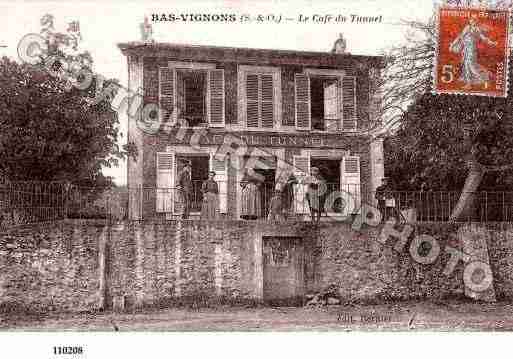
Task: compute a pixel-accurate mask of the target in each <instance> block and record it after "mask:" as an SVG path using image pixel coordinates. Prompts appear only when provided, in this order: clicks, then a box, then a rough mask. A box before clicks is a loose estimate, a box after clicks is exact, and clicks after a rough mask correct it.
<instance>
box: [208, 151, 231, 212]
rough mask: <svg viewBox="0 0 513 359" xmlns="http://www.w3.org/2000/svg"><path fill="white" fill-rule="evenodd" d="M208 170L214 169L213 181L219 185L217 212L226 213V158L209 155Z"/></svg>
mask: <svg viewBox="0 0 513 359" xmlns="http://www.w3.org/2000/svg"><path fill="white" fill-rule="evenodd" d="M210 170H211V171H215V173H216V177H215V181H216V182H217V185H218V186H219V212H220V213H228V169H227V166H226V159H223V160H220V159H217V158H215V157H214V156H212V155H211V156H210Z"/></svg>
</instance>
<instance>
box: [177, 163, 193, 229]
mask: <svg viewBox="0 0 513 359" xmlns="http://www.w3.org/2000/svg"><path fill="white" fill-rule="evenodd" d="M191 169H192V166H191V162H190V161H183V168H182V169H181V170H180V172H179V173H178V190H179V191H180V194H181V196H182V200H183V214H182V219H188V218H189V213H190V210H191V200H192V178H191Z"/></svg>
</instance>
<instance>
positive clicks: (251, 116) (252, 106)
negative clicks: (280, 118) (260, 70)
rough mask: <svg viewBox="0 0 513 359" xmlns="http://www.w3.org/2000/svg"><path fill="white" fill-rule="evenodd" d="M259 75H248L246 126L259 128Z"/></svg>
mask: <svg viewBox="0 0 513 359" xmlns="http://www.w3.org/2000/svg"><path fill="white" fill-rule="evenodd" d="M258 118H259V106H258V75H257V74H246V126H247V127H258Z"/></svg>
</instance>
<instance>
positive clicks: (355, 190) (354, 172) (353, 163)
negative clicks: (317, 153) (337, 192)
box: [340, 156, 362, 215]
mask: <svg viewBox="0 0 513 359" xmlns="http://www.w3.org/2000/svg"><path fill="white" fill-rule="evenodd" d="M340 171H341V173H340V189H341V191H342V194H343V196H344V195H346V194H349V195H350V196H351V197H352V199H353V203H354V209H353V210H355V211H359V210H360V207H361V202H362V199H361V191H360V186H361V182H360V157H358V156H346V157H344V158H343V159H342V162H341V166H340ZM346 210H347V206H346V209H345V211H346ZM349 214H351V213H344V215H349Z"/></svg>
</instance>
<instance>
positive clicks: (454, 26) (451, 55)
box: [433, 7, 510, 97]
mask: <svg viewBox="0 0 513 359" xmlns="http://www.w3.org/2000/svg"><path fill="white" fill-rule="evenodd" d="M437 11H438V13H437V18H438V21H437V31H438V37H437V42H436V44H435V50H436V53H435V65H434V69H433V80H434V86H433V90H434V92H435V93H437V94H441V93H449V94H466V95H481V96H493V97H506V95H507V91H508V57H509V49H508V43H509V42H508V40H509V27H510V25H509V22H510V11H509V10H507V9H482V8H447V7H440V8H438V10H437Z"/></svg>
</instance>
